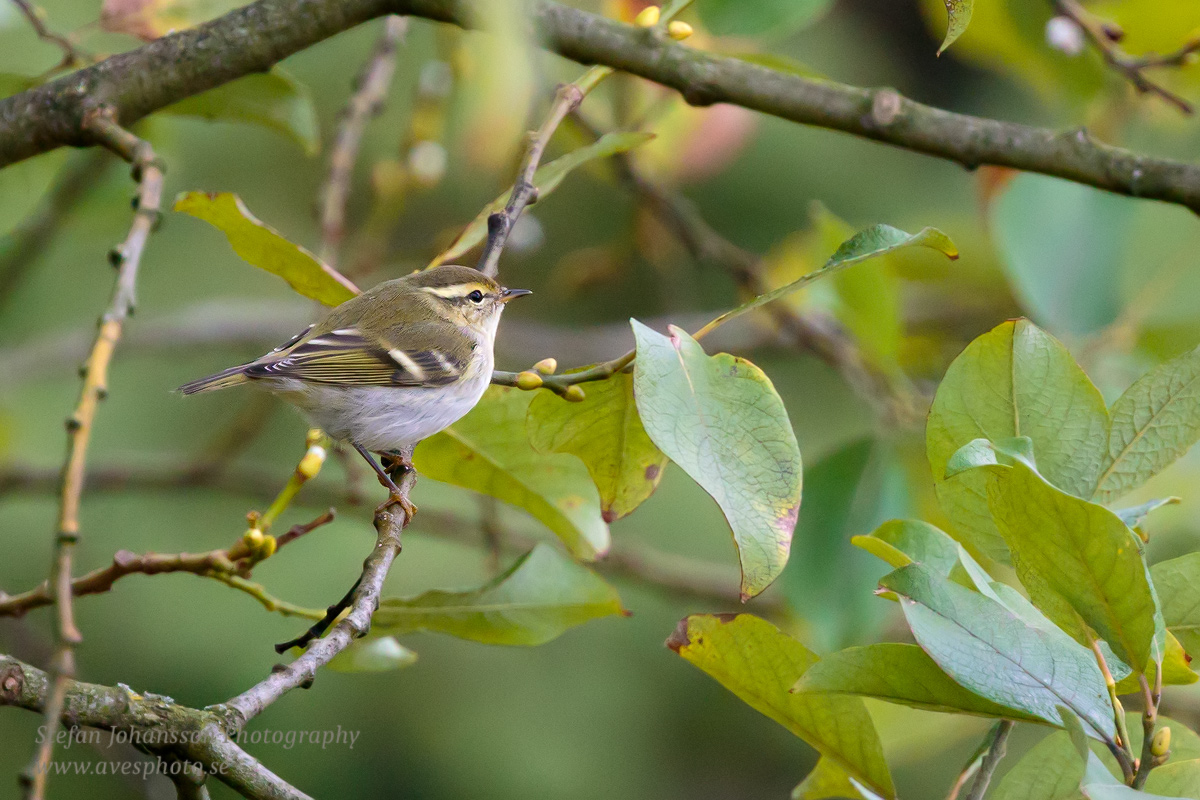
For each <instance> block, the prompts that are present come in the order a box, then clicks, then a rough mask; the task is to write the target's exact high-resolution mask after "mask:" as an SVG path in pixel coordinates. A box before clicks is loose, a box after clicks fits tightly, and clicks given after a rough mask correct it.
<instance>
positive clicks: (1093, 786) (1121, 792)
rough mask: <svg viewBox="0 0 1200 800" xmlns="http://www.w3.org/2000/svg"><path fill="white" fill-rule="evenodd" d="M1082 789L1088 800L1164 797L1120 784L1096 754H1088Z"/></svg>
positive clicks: (1153, 798) (1148, 799)
mask: <svg viewBox="0 0 1200 800" xmlns="http://www.w3.org/2000/svg"><path fill="white" fill-rule="evenodd" d="M1131 738H1132V737H1131ZM1150 774H1151V775H1153V774H1154V773H1150ZM1081 788H1082V789H1083V796H1084V797H1085V798H1086V799H1087V800H1161V798H1162V795H1158V794H1150V793H1149V792H1148V791H1147V792H1141V791H1138V790H1137V789H1131V788H1130V787H1128V786H1126V785H1125V784H1123V783H1121V782H1119V781H1118V780H1117V779H1116V778H1115V777H1113V774H1112V773H1111V772H1109V771H1108V768H1107V767H1105V766H1104V764H1103V762H1101V760H1100V759H1099V758H1098V757H1097V756H1096V754H1095V753H1089V754H1088V763H1087V767H1086V768H1085V770H1084V775H1083V785H1082V787H1081Z"/></svg>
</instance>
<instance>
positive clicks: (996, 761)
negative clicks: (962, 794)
mask: <svg viewBox="0 0 1200 800" xmlns="http://www.w3.org/2000/svg"><path fill="white" fill-rule="evenodd" d="M1016 724H1017V723H1015V722H1013V721H1012V720H1008V719H1004V720H1001V721H1000V722H999V724H998V725H997V726H996V733H995V737H994V738H993V739H992V743H991V745H990V746H989V747H988V749H987V752H986V753H984V754H983V760H981V761H980V762H979V772H977V773H976V774H975V782H974V783H972V784H971V791H970V792H969V793H968V794H967V799H966V800H983V795H984V794H985V793H986V792H987V789H988V784H990V783H991V782H992V775H993V773H995V772H996V767H997V766H999V765H1000V761H1001V759H1003V758H1004V753H1005V752H1006V750H1007V749H1008V744H1007V743H1008V735H1009V734H1010V733H1012V729H1013V727H1014V726H1015V725H1016Z"/></svg>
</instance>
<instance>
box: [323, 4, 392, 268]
mask: <svg viewBox="0 0 1200 800" xmlns="http://www.w3.org/2000/svg"><path fill="white" fill-rule="evenodd" d="M407 24H408V23H407V21H406V20H405V18H404V17H397V16H389V17H387V18H385V19H384V23H383V33H382V34H381V35H380V37H379V41H378V42H377V43H376V44H375V48H374V49H373V50H372V51H371V55H370V56H369V57H368V58H367V62H366V64H365V65H364V67H363V70H362V73H361V74H360V75H359V76H358V79H357V81H356V82H355V90H354V94H352V95H351V96H350V99H349V101H348V102H347V103H346V107H345V108H344V109H343V110H342V117H341V121H340V122H339V123H338V130H337V135H336V137H335V138H334V140H333V148H332V149H331V150H330V152H329V173H328V175H327V176H326V178H325V185H324V186H323V187H322V189H321V194H320V197H319V201H318V212H319V213H318V217H319V218H320V223H321V250H320V256H321V260H322V261H323V262H325V263H326V264H328V265H329V266H331V267H336V266H337V262H338V249H339V246H340V245H341V242H342V237H343V236H345V233H346V201H347V200H348V199H349V197H350V180H351V177H352V175H353V172H354V164H355V162H356V161H357V160H358V148H359V145H360V144H361V142H362V135H363V131H364V130H365V129H366V127H367V122H368V121H369V120H370V118H371V117H373V116H375V115H376V114H378V113H379V111H380V109H382V108H383V102H384V100H386V99H387V93H388V87H389V86H391V83H392V75H393V74H394V73H395V71H396V47H397V45H398V44H399V42H400V40H401V39H402V38H403V37H404V31H405V29H406V27H407Z"/></svg>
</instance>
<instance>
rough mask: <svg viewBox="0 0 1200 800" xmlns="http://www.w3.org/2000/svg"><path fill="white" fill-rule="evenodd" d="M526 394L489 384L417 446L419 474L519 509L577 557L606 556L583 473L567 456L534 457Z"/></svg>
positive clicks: (594, 500) (603, 529)
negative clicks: (471, 404) (457, 415)
mask: <svg viewBox="0 0 1200 800" xmlns="http://www.w3.org/2000/svg"><path fill="white" fill-rule="evenodd" d="M532 400H533V396H532V393H531V392H524V391H521V390H520V389H511V388H508V387H503V386H491V387H489V388H488V390H487V393H486V394H484V396H483V399H482V400H480V401H479V404H478V405H477V406H475V408H473V409H471V412H470V413H469V414H467V415H466V416H465V417H463V418H462V419H460V420H459V421H458V422H456V423H454V424H453V425H451V426H450V427H449V428H447V429H446V430H444V431H442V432H441V433H439V434H436V435H435V436H431V437H429V438H428V439H426V440H425V441H423V442H421V443H420V444H419V445H417V449H416V452H415V453H414V454H413V463H414V464H415V465H416V467H417V470H418V471H419V472H420V474H422V475H424V476H427V477H430V478H433V479H434V480H437V481H443V482H445V483H452V484H454V485H455V486H462V487H463V488H466V489H473V490H474V491H477V492H482V493H483V494H487V495H491V496H492V497H495V498H496V499H498V500H503V501H504V502H506V503H511V504H512V505H514V506H517V507H518V508H523V509H525V510H526V511H528V512H529V513H530V514H532V515H533V516H534V517H535V518H536V519H538V520H540V521H541V522H542V524H544V525H545V526H546V527H547V528H549V529H550V530H552V531H553V532H554V533H555V535H557V536H558V538H559V539H561V540H562V541H563V543H564V544H565V545H566V546H567V548H568V549H569V550H570V551H571V553H572V554H573V555H575V556H576V557H577V558H582V559H586V560H589V561H590V560H592V559H594V558H596V557H597V556H600V555H603V554H604V553H605V552H607V551H608V545H609V536H608V526H607V525H605V524H604V520H603V519H601V516H600V497H599V495H598V494H597V493H596V487H595V486H594V485H593V484H592V481H591V478H590V477H589V476H588V472H587V468H586V467H585V466H584V465H583V463H582V462H581V461H580V460H579V459H578V458H576V457H575V456H572V455H567V454H566V453H548V454H543V453H539V452H537V451H536V450H534V449H533V447H532V446H531V445H530V444H529V440H528V438H527V437H526V433H525V418H526V415H527V414H528V412H529V404H530V402H531V401H532Z"/></svg>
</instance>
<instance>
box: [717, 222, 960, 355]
mask: <svg viewBox="0 0 1200 800" xmlns="http://www.w3.org/2000/svg"><path fill="white" fill-rule="evenodd" d="M918 246H919V247H929V248H932V249H934V250H937V251H938V252H940V253H944V254H946V256H948V257H949V258H952V259H953V258H958V248H956V247H955V246H954V242H952V241H950V237H949V236H947V235H946V234H944V233H942V232H941V231H939V230H938V229H937V228H922V229H921V230H919V231H917V232H916V233H905V232H904V231H902V230H899V229H897V228H893V227H892V226H891V225H872V226H871V227H870V228H867V229H866V230H864V231H861V232H860V233H857V234H855V235H854V236H852V237H851V238H850V239H848V240H846V241H845V242H842V244H841V246H840V247H838V249H837V251H836V252H835V253H834V254H833V255H832V256H830V257H829V260H828V261H826V262H825V265H824V266H822V267H821V268H820V269H818V270H815V271H813V272H809V273H807V274H806V275H801V276H800V277H799V278H797V279H796V280H794V281H792V282H791V283H787V284H784V285H783V286H780V287H778V288H776V289H772V290H771V291H769V292H766V293H765V294H760V295H759V296H758V297H756V298H754V299H753V300H751V301H749V302H748V303H743V304H742V305H740V306H738V307H737V308H735V309H733V310H732V311H726V312H725V313H724V314H722V315H721V316H719V317H717V318H716V319H714V320H713V321H712V322H710V323H708V324H707V325H705V326H704V327H703V328H701V329H700V330H699V331H697V332H696V338H697V339H699V338H701V337H702V336H704V335H705V334H706V333H708V332H709V331H711V330H712V329H713V328H716V327H717V326H718V325H722V324H724V323H726V322H728V321H729V320H731V319H734V318H736V317H740V316H741V315H742V314H745V313H746V312H747V311H753V310H754V309H756V308H758V307H759V306H764V305H766V304H767V303H770V302H773V301H775V300H778V299H779V298H781V297H784V296H786V295H789V294H791V293H792V292H796V291H799V290H800V289H802V288H804V287H805V286H807V285H808V284H810V283H812V282H813V281H816V280H820V279H821V278H824V277H827V276H829V275H831V274H833V273H834V272H837V271H839V270H842V269H845V268H846V267H848V266H850V265H852V264H857V263H858V262H860V261H866V260H867V259H869V258H875V257H876V256H882V255H885V254H887V253H891V252H893V251H895V250H900V249H902V248H905V247H918Z"/></svg>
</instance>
